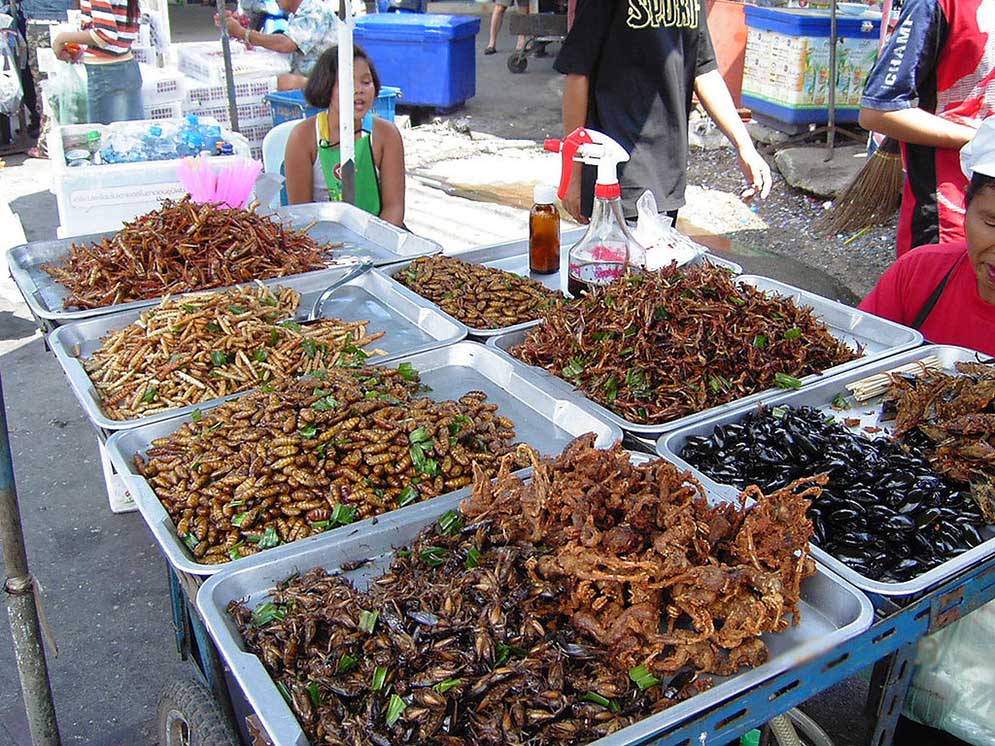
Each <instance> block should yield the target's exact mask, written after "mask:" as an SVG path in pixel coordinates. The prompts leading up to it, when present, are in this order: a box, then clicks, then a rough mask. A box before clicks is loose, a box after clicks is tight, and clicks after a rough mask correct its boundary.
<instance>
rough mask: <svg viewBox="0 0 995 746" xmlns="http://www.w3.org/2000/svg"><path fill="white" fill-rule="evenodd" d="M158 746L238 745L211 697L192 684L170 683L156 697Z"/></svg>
mask: <svg viewBox="0 0 995 746" xmlns="http://www.w3.org/2000/svg"><path fill="white" fill-rule="evenodd" d="M158 730H159V746H238V739H237V738H236V736H235V735H234V734H233V733H232V731H231V727H230V726H229V725H228V720H227V718H225V716H224V713H222V712H221V708H220V707H218V704H217V702H215V700H214V696H213V695H212V694H211V692H210V691H208V690H207V689H206V688H204V687H203V686H201V685H200V684H198V683H197V682H195V681H174V682H171V683H169V684H167V685H166V687H165V688H164V689H163V690H162V694H160V695H159V711H158Z"/></svg>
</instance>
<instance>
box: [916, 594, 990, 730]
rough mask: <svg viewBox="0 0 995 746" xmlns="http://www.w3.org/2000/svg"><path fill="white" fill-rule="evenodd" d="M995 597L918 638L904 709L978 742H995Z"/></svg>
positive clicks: (921, 719)
mask: <svg viewBox="0 0 995 746" xmlns="http://www.w3.org/2000/svg"><path fill="white" fill-rule="evenodd" d="M992 639H995V602H991V603H988V604H986V605H984V606H982V607H981V608H980V609H978V610H976V611H974V612H972V613H971V614H968V615H967V616H965V617H964V618H962V619H961V620H960V621H958V622H955V623H954V624H951V625H950V626H948V627H946V628H945V629H942V630H940V631H939V632H936V633H934V634H932V635H930V636H929V637H926V638H924V639H923V640H922V641H921V642H920V643H919V668H918V670H917V671H916V674H915V677H914V678H913V680H912V686H911V688H910V689H909V695H908V698H907V699H906V704H905V714H906V715H907V716H908V717H910V718H912V719H913V720H915V721H916V722H919V723H922V724H923V725H929V726H932V727H934V728H939V729H941V730H945V731H947V732H948V733H950V734H952V735H954V736H957V737H958V738H960V739H962V740H964V741H967V742H968V743H971V744H974V745H975V746H995V660H993V659H992V656H991V644H992Z"/></svg>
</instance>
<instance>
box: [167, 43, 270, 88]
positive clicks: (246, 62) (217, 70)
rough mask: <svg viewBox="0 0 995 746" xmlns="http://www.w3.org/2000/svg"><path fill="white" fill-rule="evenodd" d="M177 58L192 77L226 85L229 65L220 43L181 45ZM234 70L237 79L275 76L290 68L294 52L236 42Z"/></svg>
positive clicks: (238, 80)
mask: <svg viewBox="0 0 995 746" xmlns="http://www.w3.org/2000/svg"><path fill="white" fill-rule="evenodd" d="M177 47H178V48H177V50H176V60H177V67H179V69H180V71H181V72H183V73H185V74H186V75H189V76H190V77H192V78H194V79H196V80H199V81H202V82H204V83H210V84H211V85H224V83H225V66H224V62H223V58H222V55H221V48H220V45H218V44H210V45H206V46H205V45H203V44H183V45H177ZM231 50H232V60H231V62H232V71H233V72H234V74H235V78H236V82H241V81H243V80H252V79H258V78H271V77H273V76H274V75H280V74H281V73H287V72H290V56H289V55H286V54H279V53H277V52H270V51H268V50H265V49H261V48H259V47H255V48H253V49H252V50H251V51H249V50H247V49H245V47H243V46H242V45H240V44H232V45H231Z"/></svg>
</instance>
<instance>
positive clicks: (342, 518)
mask: <svg viewBox="0 0 995 746" xmlns="http://www.w3.org/2000/svg"><path fill="white" fill-rule="evenodd" d="M354 520H356V506H354V505H342V504H339V505H336V506H335V507H334V508H333V509H332V518H331V521H332V523H337V524H339V525H340V526H348V525H349V524H350V523H352V522H353V521H354Z"/></svg>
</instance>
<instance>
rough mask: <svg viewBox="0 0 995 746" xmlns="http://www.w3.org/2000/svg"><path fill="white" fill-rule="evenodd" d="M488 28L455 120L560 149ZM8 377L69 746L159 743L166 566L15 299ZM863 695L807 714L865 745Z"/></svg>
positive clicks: (534, 92) (0, 358) (176, 21)
mask: <svg viewBox="0 0 995 746" xmlns="http://www.w3.org/2000/svg"><path fill="white" fill-rule="evenodd" d="M460 5H461V6H462V9H464V10H465V9H466V4H460ZM486 7H487V8H488V9H489V7H490V6H486ZM433 9H436V10H447V9H449V8H447V7H445V6H434V7H433ZM211 15H212V10H211V9H210V8H205V7H201V6H190V7H187V8H173V12H172V16H173V21H172V23H173V34H174V38H175V39H177V40H194V39H196V38H212V34H213V30H212V27H211V24H210V18H211ZM482 21H483V23H482V29H481V33H480V35H479V36H478V38H477V47H478V56H477V85H478V95H477V96H476V97H475V98H474V99H471V101H470V102H468V104H467V106H466V107H465V108H464V109H463V110H461V111H460V112H457V113H454V114H451V115H449V116H451V117H456V118H466V119H467V121H468V123H469V124H470V126H471V127H472V128H473V129H477V130H481V131H484V132H489V133H491V134H496V135H500V136H502V137H527V138H532V139H541V138H544V137H552V136H558V135H559V134H560V132H559V128H560V112H559V106H560V104H559V99H560V86H561V83H560V79H559V76H557V75H555V74H554V73H553V72H552V57H547V58H540V59H534V58H532V59H530V60H529V67H528V70H527V71H526V72H525V73H523V74H519V75H512V74H511V73H510V72H508V70H507V68H506V60H507V53H508V52H509V51H510V49H511V47H512V46H513V40H512V39H511V37H510V36H506V35H503V36H502V39H501V40H500V41H499V50H500V52H499V54H496V55H492V56H487V57H485V56H483V55H482V54H480V52H481V51H482V49H483V46H484V44H485V42H486V32H487V23H488V16H487V15H484V16H482ZM553 51H555V49H554V50H553ZM8 162H9V163H11V164H12V165H13V164H15V163H17V161H16V159H8ZM11 207H12V208H13V209H14V210H15V211H16V212H17V213H18V214H19V216H20V218H21V221H22V223H23V226H24V230H25V233H26V235H27V237H28V239H29V240H38V239H44V238H52V237H54V235H55V225H56V224H57V216H56V211H55V204H54V199H53V198H52V196H51V195H50V194H49V193H47V192H44V191H39V192H36V193H33V194H27V195H25V196H22V197H20V198H18V199H16V200H14V201H13V202H12V203H11ZM736 258H737V261H741V262H743V263H744V264H746V266H747V268H748V269H753V270H755V271H762V272H763V273H765V274H771V275H774V276H778V277H780V278H781V279H785V280H787V281H789V282H794V283H795V284H799V285H802V286H803V287H807V288H810V289H814V290H818V291H822V292H828V291H827V290H826V288H827V287H830V285H829V284H827V283H830V282H831V281H829V280H827V279H826V278H825V276H824V275H820V273H812V272H808V274H806V272H807V270H806V268H804V267H800V268H799V267H794V268H793V267H791V266H790V263H786V262H785V261H784V260H781V259H778V260H773V259H772V258H770V257H765V256H764V255H763V254H762V252H758V253H755V254H753V255H752V257H736ZM786 268H787V269H786ZM786 273H787V274H786ZM0 377H2V381H3V389H4V395H5V398H6V407H7V416H8V426H9V433H10V439H11V444H12V450H13V458H14V468H15V476H16V480H17V487H18V492H19V496H20V501H21V511H22V516H23V523H24V530H25V536H26V541H27V546H28V553H29V558H30V562H31V569H32V571H33V573H34V576H35V578H36V579H37V580H38V582H39V585H40V586H41V588H42V589H43V594H42V595H43V605H44V609H45V613H46V615H47V618H48V623H49V626H50V628H51V631H52V634H53V636H54V638H55V640H56V642H57V643H58V646H59V654H58V656H54V655H53V654H52V651H51V650H50V651H49V661H48V662H49V669H50V673H51V678H52V685H53V692H54V697H55V703H56V709H57V713H58V718H59V726H60V730H61V733H62V736H63V742H64V743H82V744H95V745H99V746H111V745H114V746H131V745H135V744H149V743H154V717H155V707H156V702H157V698H158V693H159V690H160V689H161V688H162V686H163V685H164V684H165V683H166V682H168V681H170V680H173V679H175V678H177V677H185V676H189V675H190V673H191V668H190V664H188V663H184V662H182V661H180V659H179V657H178V654H177V652H176V649H175V645H174V637H173V630H172V624H171V618H170V611H169V597H168V588H167V582H166V572H165V562H164V560H163V558H162V556H161V554H160V552H159V551H158V549H157V548H156V546H155V545H154V543H153V540H152V538H151V536H150V534H149V533H148V531H147V529H146V528H145V525H144V523H143V522H142V519H141V518H140V516H139V515H138V514H137V513H130V514H122V515H114V514H112V513H111V512H110V511H109V510H108V504H107V497H106V493H105V487H104V480H103V476H102V472H101V466H100V462H99V458H98V452H97V445H96V438H95V435H94V432H93V430H92V428H91V426H90V425H89V423H88V422H87V420H86V419H85V416H84V414H83V412H82V410H81V409H80V407H79V405H78V404H77V402H76V400H75V399H74V398H73V396H72V394H71V392H70V390H69V387H68V385H67V383H66V380H65V378H64V377H63V375H62V374H61V372H60V369H59V367H58V365H57V364H56V361H55V359H54V357H53V355H52V354H51V353H50V352H48V351H47V350H46V349H45V347H44V343H43V341H42V339H41V338H40V336H38V335H37V334H36V333H35V331H34V325H33V324H32V323H31V322H30V321H28V320H26V319H25V318H24V313H23V307H19V306H18V304H17V303H16V302H14V299H11V298H9V297H8V298H4V297H0ZM862 687H863V685H862V684H861V683H860V682H859V681H855V682H851V683H849V684H848V685H846V686H843V687H838V688H837V689H836V690H834V692H833V693H831V694H830V695H828V696H826V697H822V698H820V699H819V701H818V702H817V703H815V704H814V705H813V706H812V708H811V709H812V711H813V713H814V714H816V715H817V717H819V719H820V720H821V721H822V722H823V723H830V724H831V725H833V731H834V734H833V735H834V737H836V743H837V744H839V746H857V744H863V743H866V738H865V735H864V731H863V730H862V728H863V724H862V723H863V721H862V720H861V718H860V714H859V708H860V702H859V695H860V693H861V691H862ZM29 743H30V740H29V738H28V735H27V729H26V724H25V720H24V715H23V707H22V705H21V702H20V691H19V685H18V679H17V673H16V667H15V663H14V656H13V650H12V642H11V638H10V634H9V630H8V628H7V625H3V624H0V746H26V745H27V744H29Z"/></svg>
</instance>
